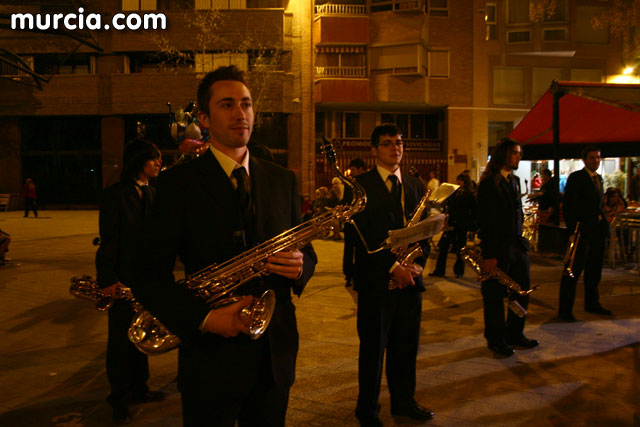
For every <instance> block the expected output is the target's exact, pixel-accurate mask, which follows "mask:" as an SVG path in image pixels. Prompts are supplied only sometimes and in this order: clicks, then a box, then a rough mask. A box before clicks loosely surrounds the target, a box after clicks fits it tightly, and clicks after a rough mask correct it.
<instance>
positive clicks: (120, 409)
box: [113, 405, 131, 425]
mask: <svg viewBox="0 0 640 427" xmlns="http://www.w3.org/2000/svg"><path fill="white" fill-rule="evenodd" d="M113 422H114V423H116V424H117V425H123V424H129V423H130V422H131V413H130V412H129V407H128V406H127V405H115V406H113Z"/></svg>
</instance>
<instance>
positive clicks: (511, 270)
mask: <svg viewBox="0 0 640 427" xmlns="http://www.w3.org/2000/svg"><path fill="white" fill-rule="evenodd" d="M521 158H522V147H521V146H520V144H519V143H518V142H516V141H514V140H512V139H509V138H503V139H501V140H500V141H498V143H497V145H496V147H495V149H494V151H493V154H492V156H491V160H490V161H489V163H488V164H487V168H486V169H485V172H484V174H483V176H482V179H481V180H480V184H478V220H479V237H480V239H481V243H480V247H481V249H482V257H483V258H484V270H485V271H486V272H487V273H488V274H492V273H493V272H494V271H495V269H496V268H500V269H501V270H502V271H503V272H505V273H506V274H507V275H508V276H509V277H510V278H511V279H513V280H514V281H515V282H516V283H518V285H520V288H521V289H522V290H528V289H529V287H530V282H529V254H528V250H529V242H528V241H527V240H526V239H525V238H524V237H522V221H523V218H524V215H523V212H522V201H521V199H520V194H521V191H520V179H519V178H518V177H517V176H516V175H515V174H514V173H513V171H514V170H516V169H518V165H519V163H520V159H521ZM481 288H482V298H483V303H484V336H485V338H486V339H487V344H488V347H489V349H490V350H492V351H493V352H494V353H496V354H498V355H501V356H511V355H512V354H513V353H514V351H513V348H512V347H521V348H533V347H536V346H537V345H538V344H539V343H538V341H536V340H533V339H528V338H527V337H525V336H524V334H523V331H524V323H525V317H526V316H522V317H519V316H518V315H517V314H516V313H515V312H514V310H513V309H512V308H511V307H510V308H509V309H508V313H507V320H506V323H505V315H504V301H503V299H504V297H505V296H506V290H507V287H506V286H505V285H503V284H501V283H499V282H498V280H496V279H489V280H486V281H484V282H482V285H481ZM509 300H510V303H511V304H513V302H512V301H515V302H517V303H518V304H519V305H520V306H521V307H522V308H524V309H525V310H526V308H527V306H528V305H529V296H528V295H526V296H523V295H517V294H516V295H511V296H509ZM511 304H510V305H511ZM516 309H517V308H516Z"/></svg>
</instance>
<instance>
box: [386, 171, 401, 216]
mask: <svg viewBox="0 0 640 427" xmlns="http://www.w3.org/2000/svg"><path fill="white" fill-rule="evenodd" d="M387 179H388V180H389V181H390V182H391V190H390V191H389V194H390V195H391V199H392V200H393V212H394V218H395V222H396V224H395V227H397V228H401V227H403V226H404V214H403V212H402V198H401V196H402V188H401V187H400V183H399V182H398V177H397V176H395V175H389V178H387Z"/></svg>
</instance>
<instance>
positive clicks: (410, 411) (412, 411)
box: [391, 403, 435, 421]
mask: <svg viewBox="0 0 640 427" xmlns="http://www.w3.org/2000/svg"><path fill="white" fill-rule="evenodd" d="M391 413H392V414H393V415H399V416H403V417H409V418H413V419H414V420H420V421H427V420H430V419H432V418H433V417H434V416H435V414H434V413H433V412H431V411H430V410H429V409H427V408H425V407H424V406H420V405H418V404H417V403H414V404H413V405H411V406H408V407H406V408H391Z"/></svg>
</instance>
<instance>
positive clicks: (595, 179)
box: [592, 174, 602, 193]
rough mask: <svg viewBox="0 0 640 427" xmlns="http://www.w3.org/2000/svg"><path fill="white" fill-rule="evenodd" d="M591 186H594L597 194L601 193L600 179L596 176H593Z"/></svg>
mask: <svg viewBox="0 0 640 427" xmlns="http://www.w3.org/2000/svg"><path fill="white" fill-rule="evenodd" d="M592 179H593V185H595V186H596V190H598V193H601V192H602V189H601V188H600V178H599V177H598V175H597V174H596V175H593V178H592Z"/></svg>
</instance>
